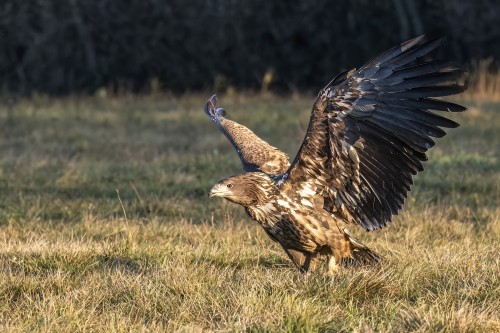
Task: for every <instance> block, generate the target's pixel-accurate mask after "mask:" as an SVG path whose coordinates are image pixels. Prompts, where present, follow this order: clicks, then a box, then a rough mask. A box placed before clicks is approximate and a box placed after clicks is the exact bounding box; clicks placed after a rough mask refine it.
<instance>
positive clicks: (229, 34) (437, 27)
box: [0, 0, 500, 95]
mask: <svg viewBox="0 0 500 333" xmlns="http://www.w3.org/2000/svg"><path fill="white" fill-rule="evenodd" d="M422 33H426V34H427V35H429V36H442V35H447V36H448V43H447V44H446V46H445V48H443V49H442V50H440V51H439V52H441V56H443V57H446V58H451V59H454V60H456V61H459V62H462V63H466V64H467V63H470V62H471V61H473V60H478V59H483V58H487V57H494V58H495V59H496V60H498V55H500V1H499V0H463V1H459V0H421V1H418V0H390V1H373V0H351V1H340V0H339V1H332V0H296V1H272V0H252V1H249V0H212V1H209V0H171V1H163V0H2V1H1V2H0V87H1V88H2V89H3V91H4V92H5V91H10V92H15V93H17V94H20V95H21V94H30V93H32V92H34V91H37V92H42V93H48V94H54V95H59V94H67V93H74V92H77V93H80V92H90V93H91V92H93V91H95V90H96V89H98V88H100V87H111V88H114V89H125V90H132V91H148V89H151V85H152V84H151V83H152V82H155V84H153V86H156V88H158V87H159V88H160V89H164V90H169V91H174V92H185V91H193V90H201V89H213V88H214V85H215V86H217V88H220V89H222V88H223V86H224V85H231V86H234V87H237V88H245V89H248V88H249V89H259V88H260V87H261V86H262V85H263V82H262V80H263V77H264V75H265V73H269V74H268V75H267V76H266V80H265V81H266V82H265V84H269V83H270V88H271V89H273V90H275V91H289V90H295V89H299V90H303V89H306V90H317V89H318V88H319V87H321V86H322V85H323V84H325V83H326V82H327V81H329V80H330V79H331V78H332V77H333V76H334V75H335V74H337V73H338V72H339V71H341V70H344V69H348V68H351V67H356V66H360V65H362V64H363V62H364V61H366V60H368V58H370V57H372V56H374V55H376V54H377V53H378V52H380V51H383V50H384V49H386V48H387V47H390V46H393V45H395V44H396V43H399V42H400V41H402V40H404V39H407V38H410V37H414V36H417V35H420V34H422ZM270 74H272V75H270ZM270 78H272V80H270Z"/></svg>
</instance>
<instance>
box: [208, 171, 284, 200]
mask: <svg viewBox="0 0 500 333" xmlns="http://www.w3.org/2000/svg"><path fill="white" fill-rule="evenodd" d="M274 189H275V184H274V181H273V180H272V179H271V178H270V177H269V176H268V175H266V174H265V173H262V172H247V173H244V174H242V175H238V176H233V177H229V178H226V179H224V180H221V181H220V182H218V183H217V184H215V185H214V186H212V188H211V189H210V191H209V192H208V195H209V196H210V197H222V198H225V199H227V200H229V201H231V202H234V203H237V204H240V205H242V206H244V207H248V206H252V205H260V204H265V203H267V202H268V201H269V199H270V196H271V195H272V194H273V192H274Z"/></svg>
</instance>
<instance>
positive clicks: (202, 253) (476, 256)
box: [0, 95, 500, 332]
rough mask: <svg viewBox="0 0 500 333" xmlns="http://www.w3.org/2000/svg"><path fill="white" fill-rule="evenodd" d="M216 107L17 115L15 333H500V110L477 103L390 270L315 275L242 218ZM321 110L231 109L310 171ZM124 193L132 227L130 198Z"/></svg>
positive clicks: (71, 104) (5, 255)
mask: <svg viewBox="0 0 500 333" xmlns="http://www.w3.org/2000/svg"><path fill="white" fill-rule="evenodd" d="M206 97H208V96H204V95H203V96H196V95H194V96H187V97H183V98H174V97H171V96H156V97H143V98H132V97H123V98H116V99H115V98H110V99H101V98H97V97H96V98H89V99H84V100H82V99H67V100H46V99H36V100H31V101H22V102H21V103H20V104H18V105H16V106H15V107H14V108H13V109H12V112H11V113H10V116H7V113H6V112H5V110H2V112H1V113H0V121H1V122H2V123H3V124H4V126H3V128H4V130H3V131H2V133H1V134H0V146H1V147H2V152H3V153H2V155H1V156H0V194H1V196H0V330H1V331H64V332H68V331H104V332H111V331H121V332H126V331H165V330H168V331H175V330H179V331H183V332H193V331H194V332H201V331H206V330H216V331H217V330H220V331H255V332H261V331H288V332H296V331H302V332H326V331H352V332H373V331H381V332H405V331H414V332H497V331H499V330H500V318H499V314H498V309H499V308H500V266H499V265H500V261H499V255H498V254H499V250H500V241H499V240H500V209H499V207H498V203H499V201H500V167H499V160H498V158H499V156H500V148H499V147H500V136H499V135H498V133H500V117H499V116H498V113H499V112H500V105H499V104H495V103H489V104H486V103H480V102H478V101H480V99H478V100H477V101H470V102H468V104H469V106H472V109H473V111H472V112H467V113H463V114H460V115H453V118H454V119H455V120H457V121H458V122H460V123H461V124H462V126H461V127H460V128H459V129H456V130H453V131H451V132H450V135H449V136H447V137H445V138H444V139H442V140H439V143H438V146H437V147H436V148H435V149H434V150H433V151H432V152H431V154H430V159H429V162H428V163H427V171H425V172H424V173H423V174H421V175H419V177H418V178H417V180H416V184H415V186H414V191H413V192H412V195H411V196H410V198H409V199H408V202H407V204H406V209H405V210H404V212H403V213H402V214H401V215H400V216H398V217H397V218H396V219H395V221H394V223H393V224H392V225H391V226H390V227H389V228H387V229H384V230H382V231H379V232H374V233H364V232H362V231H361V230H353V232H355V233H356V235H357V236H358V237H360V238H362V239H363V240H364V241H365V242H366V243H367V244H369V245H370V246H372V247H373V248H375V249H377V251H379V252H380V253H382V254H383V255H384V257H385V259H384V261H383V263H382V265H381V267H379V268H364V269H346V270H343V271H342V272H340V273H338V275H336V276H335V277H333V278H330V277H327V276H326V275H325V274H324V273H323V272H322V271H320V272H316V273H313V274H310V275H307V276H303V275H301V274H299V273H298V272H297V271H296V269H295V268H294V267H292V265H291V264H290V263H289V261H288V259H287V258H286V257H285V255H284V253H283V252H282V251H281V249H280V248H279V247H278V246H276V244H274V243H272V242H271V241H270V240H269V239H268V238H267V236H266V235H265V233H264V232H263V231H262V230H261V229H260V227H259V226H257V225H256V224H255V223H253V222H251V221H250V220H249V219H248V218H247V217H246V216H245V215H244V213H243V212H242V210H241V209H240V208H239V207H236V206H234V205H231V204H228V203H226V202H223V201H220V200H209V199H208V198H207V196H206V191H207V189H208V188H209V186H210V185H211V184H212V183H214V182H215V181H217V180H218V179H220V178H223V177H225V176H229V175H231V174H234V173H237V172H239V170H240V167H239V161H238V159H237V157H236V155H235V153H234V152H233V151H232V148H231V147H230V146H229V144H228V143H227V142H226V140H225V138H224V137H222V135H220V134H219V133H218V132H217V131H216V129H215V128H214V127H213V126H212V124H211V123H209V121H208V120H207V119H205V116H204V114H203V112H202V109H201V107H202V105H203V103H204V100H205V99H206ZM310 103H311V98H309V97H301V96H295V97H292V98H286V99H285V98H278V97H270V96H267V97H255V96H254V97H252V96H248V95H242V96H232V97H225V98H224V96H222V100H221V104H222V105H223V106H224V107H225V108H226V109H227V110H228V112H229V114H230V115H231V117H232V118H234V119H236V120H238V121H241V122H243V123H245V124H248V125H249V126H250V127H251V128H254V129H257V132H258V133H259V134H261V135H262V136H263V137H265V138H267V139H269V141H270V142H271V143H272V144H274V145H277V146H279V147H282V148H283V149H284V150H285V151H286V152H288V153H289V154H290V155H291V156H293V154H294V151H296V149H297V147H298V145H299V144H300V142H301V139H302V137H303V133H304V132H303V131H304V130H305V126H306V125H307V118H308V112H309V111H308V109H309V105H310ZM115 189H118V190H119V193H120V197H121V199H122V201H123V209H124V210H125V212H126V213H127V219H125V218H124V214H123V209H122V206H121V203H120V201H119V199H118V197H117V193H116V190H115Z"/></svg>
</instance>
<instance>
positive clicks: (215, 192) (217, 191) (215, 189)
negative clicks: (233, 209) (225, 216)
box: [208, 184, 224, 198]
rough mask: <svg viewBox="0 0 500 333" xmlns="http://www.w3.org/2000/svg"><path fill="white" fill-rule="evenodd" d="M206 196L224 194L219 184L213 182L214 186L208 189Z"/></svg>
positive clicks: (220, 195) (211, 196)
mask: <svg viewBox="0 0 500 333" xmlns="http://www.w3.org/2000/svg"><path fill="white" fill-rule="evenodd" d="M208 196H209V197H210V198H213V197H223V196H224V191H223V190H222V189H221V186H220V184H215V185H214V186H212V188H211V189H210V191H208Z"/></svg>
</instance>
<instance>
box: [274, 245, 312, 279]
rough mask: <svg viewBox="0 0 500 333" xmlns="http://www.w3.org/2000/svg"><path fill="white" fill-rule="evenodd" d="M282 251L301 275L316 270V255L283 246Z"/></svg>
mask: <svg viewBox="0 0 500 333" xmlns="http://www.w3.org/2000/svg"><path fill="white" fill-rule="evenodd" d="M282 246H283V245H282ZM283 250H285V253H286V254H287V255H288V257H289V258H290V259H291V260H292V261H293V263H294V264H295V266H297V268H298V269H299V271H300V272H301V273H307V272H309V270H314V269H315V268H316V264H317V261H318V258H317V257H318V254H317V253H309V252H301V251H297V250H293V249H289V248H286V247H285V246H283Z"/></svg>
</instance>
